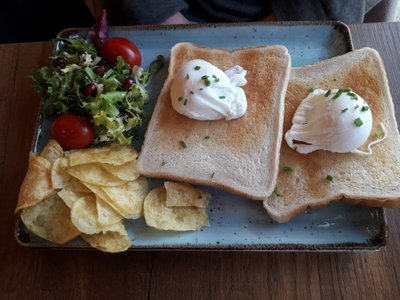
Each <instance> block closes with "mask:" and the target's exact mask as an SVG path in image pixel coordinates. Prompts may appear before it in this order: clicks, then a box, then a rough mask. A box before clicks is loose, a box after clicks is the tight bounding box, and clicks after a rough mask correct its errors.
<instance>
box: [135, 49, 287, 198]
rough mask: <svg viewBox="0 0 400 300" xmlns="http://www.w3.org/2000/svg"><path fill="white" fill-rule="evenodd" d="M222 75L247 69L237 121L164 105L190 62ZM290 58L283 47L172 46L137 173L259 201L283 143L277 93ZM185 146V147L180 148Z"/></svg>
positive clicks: (283, 86)
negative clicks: (198, 61) (216, 69)
mask: <svg viewBox="0 0 400 300" xmlns="http://www.w3.org/2000/svg"><path fill="white" fill-rule="evenodd" d="M195 58H196V59H197V58H199V59H204V60H206V61H209V62H211V63H212V64H214V65H216V66H217V67H219V68H220V69H222V70H227V69H229V68H231V67H233V66H234V65H240V66H242V67H243V68H244V69H245V70H247V76H246V78H247V81H248V83H247V85H245V86H244V91H245V93H246V96H247V101H248V109H247V112H246V114H245V115H244V116H243V117H241V118H239V119H236V120H229V121H226V120H216V121H198V120H193V119H190V118H188V117H185V116H183V115H180V114H178V113H177V112H176V111H175V110H174V109H173V107H172V105H171V98H170V86H171V82H172V79H173V77H174V74H176V73H177V72H178V70H179V69H180V67H181V66H182V64H183V63H185V62H186V61H188V60H191V59H195ZM289 73H290V56H289V54H288V51H287V49H286V48H285V47H283V46H260V47H254V48H244V49H238V50H233V51H230V50H226V49H212V48H207V47H200V46H196V45H193V44H190V43H179V44H177V45H175V46H174V47H173V48H172V50H171V59H170V65H169V75H168V77H167V79H166V81H165V83H164V86H163V88H162V90H161V94H160V96H159V98H158V100H157V104H156V106H155V109H154V112H153V115H152V118H151V120H150V123H149V125H148V129H147V132H146V135H145V141H144V144H143V146H142V150H141V153H140V155H139V167H140V168H141V172H142V174H143V175H145V176H148V177H158V178H166V179H173V180H178V181H185V182H189V183H194V184H201V185H208V186H214V187H218V188H221V189H225V190H228V191H231V192H233V193H236V194H239V195H242V196H244V197H247V198H251V199H265V198H266V197H267V196H268V195H270V194H271V193H272V191H273V190H274V187H275V184H276V177H277V173H278V167H279V151H280V145H281V140H282V124H283V109H284V104H283V101H284V95H285V92H286V87H287V82H288V80H289ZM180 141H184V143H185V144H184V146H186V147H182V144H183V142H181V143H180Z"/></svg>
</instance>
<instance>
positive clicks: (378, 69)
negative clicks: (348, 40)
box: [263, 48, 400, 222]
mask: <svg viewBox="0 0 400 300" xmlns="http://www.w3.org/2000/svg"><path fill="white" fill-rule="evenodd" d="M310 88H322V89H325V90H328V89H335V88H351V89H352V90H354V91H355V92H356V93H358V94H359V95H360V96H361V97H362V98H363V99H364V100H365V101H367V103H368V104H369V106H370V108H371V112H372V117H373V129H372V132H371V135H370V137H369V141H371V140H373V139H376V130H374V129H375V128H378V127H379V124H380V122H382V123H383V124H384V126H385V127H386V129H387V138H386V140H384V141H383V142H381V143H379V144H377V145H375V146H373V147H372V152H373V153H372V155H371V156H359V155H356V154H351V153H345V154H343V153H332V152H328V151H317V152H313V153H310V154H306V155H304V154H299V153H297V152H296V151H294V150H292V149H290V148H289V147H288V145H287V144H286V141H285V140H283V141H282V147H281V158H280V170H279V175H278V181H277V191H279V192H276V193H274V194H272V195H271V196H270V197H268V198H267V199H266V200H265V201H264V202H263V205H264V208H265V209H266V210H267V212H268V214H269V215H270V216H271V218H273V219H274V220H276V221H278V222H286V221H288V220H290V219H291V218H293V217H294V216H296V215H299V214H301V213H303V212H304V211H305V210H307V209H308V208H315V207H320V206H325V205H327V204H328V203H329V202H331V201H334V200H340V199H344V200H346V201H349V202H351V203H355V204H356V203H362V204H366V205H370V206H382V207H400V182H399V178H400V137H399V131H398V127H397V123H396V118H395V114H394V106H393V101H392V97H391V95H390V90H389V86H388V82H387V78H386V73H385V69H384V65H383V62H382V60H381V58H380V56H379V54H378V52H377V51H375V50H373V49H370V48H363V49H360V50H356V51H353V52H350V53H347V54H344V55H342V56H338V57H334V58H331V59H328V60H325V61H321V62H318V63H315V64H313V65H308V66H304V67H298V68H293V69H292V72H291V76H290V81H289V86H288V89H287V93H286V98H285V120H284V126H283V129H284V131H283V132H284V133H285V132H286V131H287V130H288V129H289V128H290V127H291V125H292V118H293V115H294V113H295V111H296V109H297V107H298V106H299V104H300V102H301V101H302V100H303V99H304V98H305V97H306V96H307V94H308V90H309V89H310ZM327 125H328V124H327ZM288 170H289V171H290V172H288ZM291 170H292V171H291ZM327 176H331V177H328V179H332V181H330V180H327Z"/></svg>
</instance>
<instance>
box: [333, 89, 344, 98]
mask: <svg viewBox="0 0 400 300" xmlns="http://www.w3.org/2000/svg"><path fill="white" fill-rule="evenodd" d="M341 94H343V90H342V89H339V90H338V91H337V92H336V94H335V96H333V98H332V99H334V100H335V99H337V98H339V97H340V95H341Z"/></svg>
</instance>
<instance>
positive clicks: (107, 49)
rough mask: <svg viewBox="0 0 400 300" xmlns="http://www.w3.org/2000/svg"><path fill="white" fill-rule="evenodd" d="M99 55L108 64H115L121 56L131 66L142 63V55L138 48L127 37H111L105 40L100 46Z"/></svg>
mask: <svg viewBox="0 0 400 300" xmlns="http://www.w3.org/2000/svg"><path fill="white" fill-rule="evenodd" d="M101 56H102V57H103V58H104V60H105V61H106V62H108V63H109V64H116V63H117V58H118V56H121V57H122V58H123V59H124V60H125V62H126V63H128V64H129V65H130V66H131V68H132V67H133V66H140V65H141V64H142V55H141V54H140V51H139V49H138V48H137V47H136V46H135V45H134V44H133V43H132V42H131V41H130V40H128V39H126V38H123V37H113V38H111V39H108V40H106V41H105V43H104V44H103V46H102V47H101Z"/></svg>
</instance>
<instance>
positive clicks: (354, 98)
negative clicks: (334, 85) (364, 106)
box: [347, 92, 358, 100]
mask: <svg viewBox="0 0 400 300" xmlns="http://www.w3.org/2000/svg"><path fill="white" fill-rule="evenodd" d="M347 95H349V96H350V97H351V99H353V100H358V97H357V95H356V94H354V93H350V92H349V93H347Z"/></svg>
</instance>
